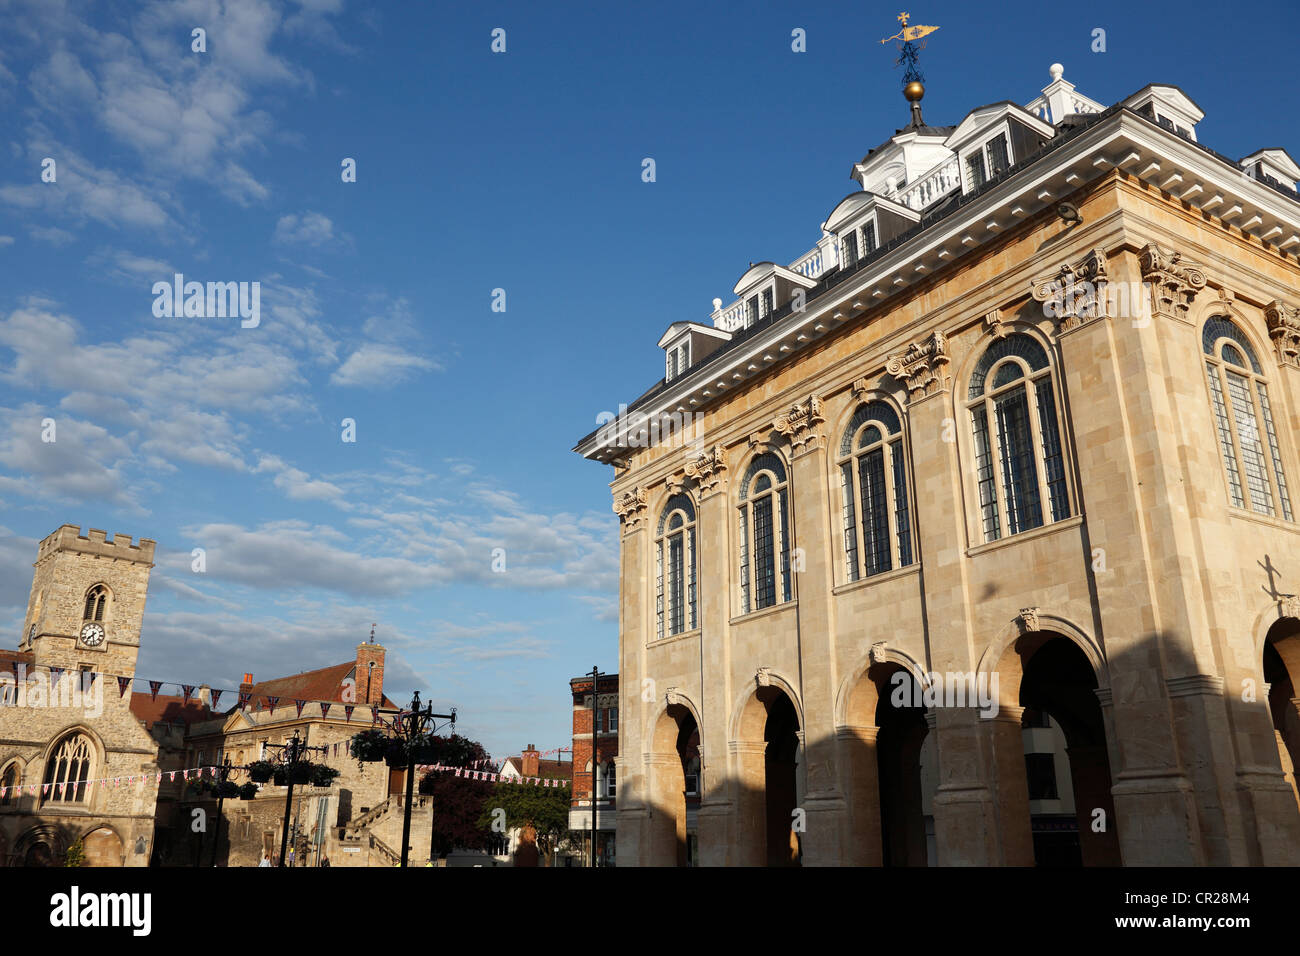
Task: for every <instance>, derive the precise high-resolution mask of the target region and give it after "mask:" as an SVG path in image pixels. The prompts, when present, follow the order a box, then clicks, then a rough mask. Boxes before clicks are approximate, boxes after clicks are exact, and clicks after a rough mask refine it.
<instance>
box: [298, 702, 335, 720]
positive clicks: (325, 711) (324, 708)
mask: <svg viewBox="0 0 1300 956" xmlns="http://www.w3.org/2000/svg"><path fill="white" fill-rule="evenodd" d="M301 714H302V712H301V711H299V716H301ZM320 715H321V716H322V717H328V716H329V715H330V705H329V703H328V702H327V701H321V704H320Z"/></svg>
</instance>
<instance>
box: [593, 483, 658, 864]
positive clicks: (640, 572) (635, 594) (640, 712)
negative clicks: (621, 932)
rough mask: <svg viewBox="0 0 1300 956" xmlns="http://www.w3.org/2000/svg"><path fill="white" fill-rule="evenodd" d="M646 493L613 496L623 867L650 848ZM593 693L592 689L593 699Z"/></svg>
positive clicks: (637, 861)
mask: <svg viewBox="0 0 1300 956" xmlns="http://www.w3.org/2000/svg"><path fill="white" fill-rule="evenodd" d="M648 497H649V496H648V494H647V492H646V490H645V489H644V488H641V487H636V488H633V489H631V490H629V491H626V492H624V493H623V494H622V495H617V496H615V501H614V512H615V514H617V515H618V517H619V523H620V525H621V527H622V534H621V536H620V539H619V612H618V633H619V657H620V661H619V697H620V702H619V714H620V715H621V716H622V718H623V719H622V721H621V723H620V726H619V748H620V750H619V756H620V761H619V764H620V766H621V767H623V768H626V769H625V770H624V772H623V773H621V774H620V775H619V780H618V809H617V811H616V814H617V828H618V855H619V862H620V863H622V864H623V865H625V866H640V865H642V864H643V863H644V862H646V861H645V859H644V855H645V854H646V853H647V852H649V849H650V847H651V846H652V845H653V841H652V839H651V835H652V834H651V814H650V801H651V799H652V796H653V794H652V793H651V790H650V787H651V780H650V779H649V778H648V776H647V773H646V769H647V768H646V766H645V764H644V762H643V760H642V757H643V755H644V754H645V752H646V749H647V747H648V745H649V740H648V736H649V734H650V732H651V729H652V728H651V726H650V721H651V720H653V719H654V704H651V703H647V702H646V701H644V700H642V696H641V680H642V678H643V677H645V676H647V675H646V657H645V644H646V639H647V636H648V633H647V630H646V628H647V622H648V614H647V607H648V604H647V602H648V599H649V591H648V588H649V587H650V582H649V578H648V575H647V573H646V560H645V555H646V551H647V550H648V549H647V545H646V534H645V526H646V503H647V500H648ZM595 694H596V688H595V687H593V688H592V695H593V698H594V696H595Z"/></svg>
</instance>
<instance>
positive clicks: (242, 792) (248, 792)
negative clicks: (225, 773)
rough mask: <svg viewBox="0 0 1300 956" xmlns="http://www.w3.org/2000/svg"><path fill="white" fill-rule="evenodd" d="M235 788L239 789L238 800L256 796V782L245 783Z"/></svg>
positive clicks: (250, 798)
mask: <svg viewBox="0 0 1300 956" xmlns="http://www.w3.org/2000/svg"><path fill="white" fill-rule="evenodd" d="M237 789H238V790H239V799H240V800H252V799H253V798H254V797H256V796H257V784H255V783H246V784H244V785H243V786H242V787H239V788H237Z"/></svg>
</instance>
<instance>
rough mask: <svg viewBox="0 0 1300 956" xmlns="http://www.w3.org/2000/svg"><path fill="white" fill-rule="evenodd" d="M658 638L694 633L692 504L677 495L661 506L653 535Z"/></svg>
mask: <svg viewBox="0 0 1300 956" xmlns="http://www.w3.org/2000/svg"><path fill="white" fill-rule="evenodd" d="M655 577H656V592H655V615H656V617H657V618H658V622H659V623H658V635H659V637H664V636H665V635H672V634H681V633H682V632H684V631H693V630H695V628H696V626H697V624H696V619H695V503H694V502H693V501H691V498H690V495H686V494H676V495H673V496H672V497H671V498H669V499H668V503H667V504H666V505H664V510H663V514H661V515H660V516H659V530H658V531H657V532H656V534H655Z"/></svg>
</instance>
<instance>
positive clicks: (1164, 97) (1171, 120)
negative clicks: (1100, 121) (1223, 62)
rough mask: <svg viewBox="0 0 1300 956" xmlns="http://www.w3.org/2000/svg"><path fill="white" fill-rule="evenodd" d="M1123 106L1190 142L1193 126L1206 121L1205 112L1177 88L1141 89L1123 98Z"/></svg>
mask: <svg viewBox="0 0 1300 956" xmlns="http://www.w3.org/2000/svg"><path fill="white" fill-rule="evenodd" d="M1124 105H1125V106H1127V107H1128V108H1129V109H1131V110H1132V111H1133V112H1135V113H1138V114H1140V115H1142V116H1145V117H1146V118H1147V119H1150V120H1153V121H1154V122H1155V123H1157V124H1158V125H1160V126H1163V127H1164V128H1165V129H1167V130H1169V132H1171V133H1177V134H1178V135H1179V136H1184V137H1186V138H1187V139H1190V140H1191V141H1192V142H1193V143H1194V142H1196V124H1197V123H1199V122H1200V121H1201V120H1203V119H1205V111H1204V110H1202V109H1201V108H1200V107H1199V106H1197V105H1196V104H1195V103H1194V102H1192V98H1191V97H1190V96H1188V95H1187V94H1186V93H1184V92H1183V91H1182V90H1180V89H1179V88H1178V87H1176V86H1164V85H1160V84H1152V85H1151V86H1144V87H1143V88H1142V89H1140V90H1138V91H1137V92H1136V93H1134V94H1133V95H1132V96H1130V97H1129V98H1128V99H1126V100H1125V101H1124Z"/></svg>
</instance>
